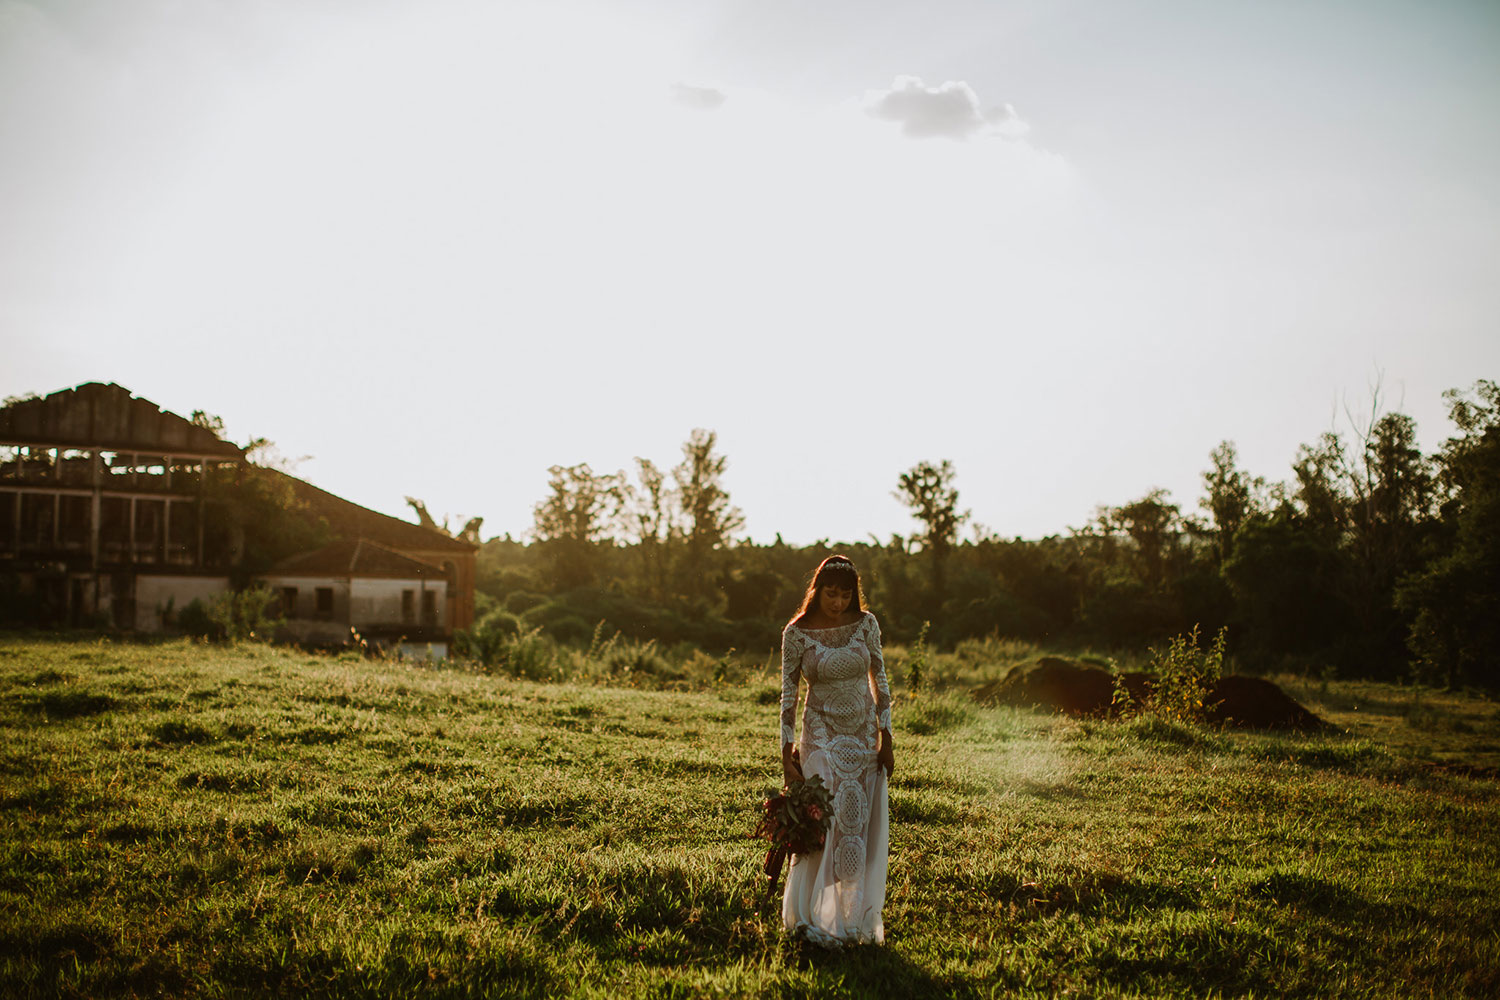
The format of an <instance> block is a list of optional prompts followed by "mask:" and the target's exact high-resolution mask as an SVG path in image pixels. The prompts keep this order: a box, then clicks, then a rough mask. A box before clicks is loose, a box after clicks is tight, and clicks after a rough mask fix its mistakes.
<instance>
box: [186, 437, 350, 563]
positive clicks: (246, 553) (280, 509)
mask: <svg viewBox="0 0 1500 1000" xmlns="http://www.w3.org/2000/svg"><path fill="white" fill-rule="evenodd" d="M192 422H193V423H194V424H195V425H197V426H199V427H202V428H205V429H206V430H209V431H211V432H213V434H214V435H215V436H216V437H220V438H222V436H223V434H224V421H223V419H222V418H221V417H218V416H215V415H214V414H211V413H205V412H204V411H202V410H194V411H193V415H192ZM244 451H245V455H246V458H247V459H248V461H247V462H245V463H244V464H240V465H238V466H236V467H235V469H234V470H233V471H232V472H231V471H230V470H226V469H211V470H210V471H208V472H207V474H206V476H205V480H204V483H203V499H204V502H203V546H204V558H205V560H206V561H207V562H208V563H209V564H210V565H220V566H226V567H231V568H233V569H234V575H235V576H236V577H237V578H242V579H249V578H250V577H252V576H254V575H256V574H258V573H263V572H265V571H266V570H268V569H270V568H271V567H272V566H274V565H275V564H276V563H278V562H280V561H281V560H282V559H285V558H286V557H288V556H291V555H295V554H296V553H298V552H307V551H309V550H311V549H316V548H318V547H320V546H322V545H325V544H327V543H328V541H329V540H331V538H332V537H333V533H332V531H331V529H330V528H329V526H328V524H327V522H326V521H324V520H323V519H322V518H315V517H314V516H313V515H312V512H311V511H310V510H309V509H308V506H307V504H306V503H305V502H303V501H302V500H301V499H299V498H298V496H297V491H296V488H295V485H294V481H293V480H292V478H291V475H290V469H291V468H292V467H294V466H295V465H296V464H297V462H299V461H301V460H300V459H288V458H287V457H285V456H284V455H282V454H281V453H280V452H279V451H277V449H276V446H275V444H273V443H272V442H271V441H269V440H268V439H266V438H263V437H262V438H254V439H252V440H251V441H250V442H248V443H247V444H245V445H244Z"/></svg>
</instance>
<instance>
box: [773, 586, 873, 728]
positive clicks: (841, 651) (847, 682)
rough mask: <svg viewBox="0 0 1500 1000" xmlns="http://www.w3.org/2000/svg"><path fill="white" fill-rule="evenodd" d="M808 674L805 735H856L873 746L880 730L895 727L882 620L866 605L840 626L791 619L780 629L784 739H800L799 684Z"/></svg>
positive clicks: (804, 721) (803, 719)
mask: <svg viewBox="0 0 1500 1000" xmlns="http://www.w3.org/2000/svg"><path fill="white" fill-rule="evenodd" d="M804 677H805V678H806V679H807V705H806V707H805V709H804V710H803V715H802V729H803V732H802V738H803V740H804V742H810V743H811V744H813V745H814V746H817V747H819V748H827V747H828V746H829V745H830V744H831V743H832V741H833V740H834V738H835V737H838V736H844V737H853V738H854V740H855V741H857V742H858V743H860V744H862V745H863V746H865V747H868V748H869V750H870V751H871V752H873V749H874V746H875V741H876V737H877V735H878V732H879V730H882V729H890V727H891V689H890V685H889V684H888V683H887V681H886V676H885V658H884V656H883V655H882V654H881V649H880V623H879V622H877V621H876V620H875V616H874V615H873V614H871V613H870V612H868V611H866V612H865V613H864V616H863V617H861V618H860V619H859V620H858V621H854V622H850V623H849V624H848V625H841V626H839V627H837V628H827V629H804V628H801V627H799V626H797V625H788V626H787V627H786V630H785V631H783V632H782V634H781V742H782V744H783V745H785V744H787V743H792V742H794V741H795V740H796V731H795V725H794V724H795V722H796V713H797V689H798V685H799V683H800V681H801V680H802V679H803V678H804Z"/></svg>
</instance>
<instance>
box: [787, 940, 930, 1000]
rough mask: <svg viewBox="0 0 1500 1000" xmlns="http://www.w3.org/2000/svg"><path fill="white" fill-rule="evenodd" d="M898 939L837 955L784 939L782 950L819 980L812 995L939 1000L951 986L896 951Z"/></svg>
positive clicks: (859, 947) (837, 951)
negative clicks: (933, 999)
mask: <svg viewBox="0 0 1500 1000" xmlns="http://www.w3.org/2000/svg"><path fill="white" fill-rule="evenodd" d="M899 943H900V939H899V937H898V938H896V940H894V941H889V942H888V943H887V944H885V945H873V944H866V945H851V946H849V947H846V948H841V949H838V950H836V951H830V950H828V949H824V948H820V947H818V946H817V945H814V944H809V943H808V942H806V941H804V940H798V939H794V938H787V939H786V940H785V942H784V944H783V947H784V948H785V949H786V950H787V952H788V953H789V954H788V958H789V960H790V962H791V963H793V964H795V965H796V966H797V967H798V968H800V969H805V970H808V971H810V972H812V973H813V974H814V975H815V976H816V977H817V978H818V979H819V980H820V982H818V984H817V985H816V986H815V988H814V991H813V993H814V995H824V996H850V997H879V998H881V1000H886V998H890V997H939V996H947V995H949V993H950V985H949V984H948V983H947V982H946V981H945V980H943V979H940V978H939V977H937V976H935V975H933V974H932V973H931V972H929V971H928V970H926V969H924V968H922V966H920V965H918V964H916V963H915V962H913V961H911V960H910V959H908V958H907V957H906V956H905V955H903V954H902V953H901V952H900V950H899Z"/></svg>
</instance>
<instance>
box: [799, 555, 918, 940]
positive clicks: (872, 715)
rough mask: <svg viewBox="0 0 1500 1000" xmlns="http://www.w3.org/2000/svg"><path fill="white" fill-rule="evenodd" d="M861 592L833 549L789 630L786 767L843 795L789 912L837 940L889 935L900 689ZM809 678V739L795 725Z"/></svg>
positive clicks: (805, 858) (804, 926)
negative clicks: (894, 738) (884, 914)
mask: <svg viewBox="0 0 1500 1000" xmlns="http://www.w3.org/2000/svg"><path fill="white" fill-rule="evenodd" d="M861 596H862V595H861V594H860V590H859V573H858V572H856V571H855V569H854V563H852V562H851V561H850V560H849V559H848V557H846V556H838V555H835V556H829V557H828V558H827V559H824V560H823V562H822V563H821V564H820V565H819V566H818V569H817V572H816V573H815V574H813V579H812V583H811V585H809V586H808V588H807V593H806V595H805V596H804V597H803V598H802V607H801V608H800V609H798V611H797V614H796V615H794V616H793V618H792V620H791V621H790V622H789V623H788V624H787V627H786V629H785V631H783V632H782V633H781V767H782V772H783V774H784V775H785V777H786V780H787V781H788V782H792V781H800V780H801V779H802V778H803V775H804V774H805V775H807V776H808V777H811V776H812V775H814V774H816V775H819V776H821V777H822V779H823V783H824V785H825V786H827V788H828V790H829V791H830V792H831V793H832V795H833V822H832V823H831V824H830V826H829V830H828V839H827V842H826V843H825V844H824V845H823V849H822V850H821V851H815V852H812V853H809V854H804V855H802V856H800V857H795V858H793V860H792V870H791V872H790V874H788V875H787V880H786V894H785V895H784V896H783V897H782V901H781V918H782V922H783V923H784V924H785V925H786V929H787V930H788V931H791V932H792V933H795V934H801V935H804V936H806V937H807V939H808V940H810V941H812V942H814V943H816V944H821V945H825V946H828V947H838V946H840V945H843V944H850V943H855V942H861V943H862V942H875V943H877V944H878V943H880V942H882V941H884V940H885V925H884V924H883V923H882V922H881V919H880V910H881V907H882V906H884V905H885V870H886V848H887V840H888V833H889V825H890V812H889V804H888V801H887V798H886V782H887V781H888V780H889V779H890V775H891V772H892V770H893V769H894V768H895V755H894V752H893V750H892V747H891V690H890V687H889V685H888V684H887V683H886V679H885V660H884V659H883V658H882V656H881V653H880V625H879V624H878V623H877V622H876V621H875V616H874V615H872V614H870V613H869V612H868V611H865V610H864V602H863V601H862V599H861ZM804 677H805V678H806V679H807V704H806V706H805V707H804V708H803V711H802V739H801V743H800V746H799V744H798V743H797V742H796V734H795V732H794V731H793V723H794V721H795V717H796V709H797V686H798V682H799V681H800V680H801V679H802V678H804Z"/></svg>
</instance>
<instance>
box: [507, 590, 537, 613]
mask: <svg viewBox="0 0 1500 1000" xmlns="http://www.w3.org/2000/svg"><path fill="white" fill-rule="evenodd" d="M546 603H547V597H546V595H544V594H534V593H532V592H531V591H529V590H518V591H516V592H515V593H513V594H507V595H506V597H505V604H504V607H505V610H506V611H509V612H510V613H511V614H513V615H524V614H525V613H526V612H528V611H530V610H531V609H532V608H537V607H541V606H542V605H543V604H546Z"/></svg>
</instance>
